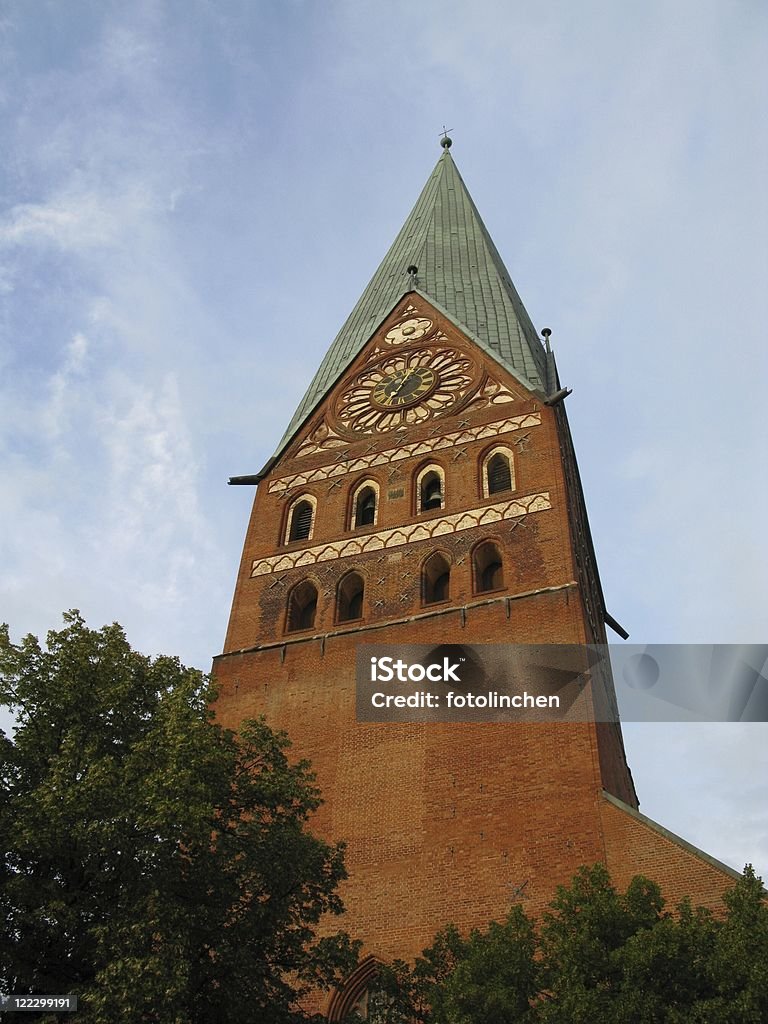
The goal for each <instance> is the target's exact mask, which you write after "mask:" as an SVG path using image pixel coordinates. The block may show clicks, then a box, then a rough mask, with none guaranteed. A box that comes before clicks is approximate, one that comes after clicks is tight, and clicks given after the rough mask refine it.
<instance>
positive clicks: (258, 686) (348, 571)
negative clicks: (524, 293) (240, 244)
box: [214, 139, 736, 1020]
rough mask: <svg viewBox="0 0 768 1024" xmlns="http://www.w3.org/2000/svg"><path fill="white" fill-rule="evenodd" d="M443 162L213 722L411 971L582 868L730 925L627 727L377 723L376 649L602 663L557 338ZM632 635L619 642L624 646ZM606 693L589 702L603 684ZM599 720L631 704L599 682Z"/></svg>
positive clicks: (362, 923) (376, 299)
mask: <svg viewBox="0 0 768 1024" xmlns="http://www.w3.org/2000/svg"><path fill="white" fill-rule="evenodd" d="M449 146H450V140H449V139H445V140H444V141H443V152H442V155H441V157H440V159H439V160H438V163H437V166H436V167H435V170H434V172H433V173H432V175H431V176H430V178H429V180H428V182H427V184H426V186H425V187H424V190H423V192H422V194H421V196H420V197H419V199H418V201H417V203H416V206H415V207H414V209H413V211H412V212H411V214H410V216H409V217H408V219H407V220H406V222H405V224H404V226H403V228H402V230H401V232H400V234H399V235H398V237H397V239H396V240H395V242H394V244H393V245H392V247H391V249H390V250H389V252H388V253H387V255H386V257H385V258H384V260H383V262H382V264H381V266H380V267H379V269H378V270H377V271H376V274H375V275H374V277H373V279H372V280H371V282H370V284H369V285H368V287H367V288H366V290H365V292H364V293H363V295H362V296H361V298H360V300H359V302H358V304H357V306H356V307H355V309H354V310H353V312H352V314H351V315H350V317H349V319H348V320H347V322H346V323H345V324H344V326H343V327H342V329H341V331H340V332H339V335H338V336H337V338H336V339H335V341H334V342H333V343H332V344H331V346H330V348H329V350H328V352H327V354H326V356H325V359H324V360H323V362H322V364H321V366H320V368H319V370H318V371H317V374H316V375H315V377H314V379H313V380H312V383H311V384H310V387H309V390H308V391H307V394H306V396H305V398H304V399H303V401H302V403H301V405H300V406H299V408H298V409H297V411H296V414H295V416H294V418H293V420H292V422H291V423H290V424H289V426H288V428H287V430H286V432H285V435H284V437H283V438H282V440H281V441H280V443H279V445H278V448H277V451H276V454H275V456H274V457H273V458H272V459H271V460H270V461H269V463H268V464H267V466H266V467H264V469H263V470H262V471H261V473H258V474H254V475H253V476H248V477H236V478H233V480H232V481H231V482H232V483H241V484H258V487H257V491H256V498H255V501H254V506H253V512H252V515H251V520H250V523H249V526H248V531H247V535H246V540H245V546H244V550H243V557H242V561H241V565H240V571H239V575H238V580H237V585H236V590H235V596H234V601H233V606H232V613H231V618H230V623H229V628H228V632H227V637H226V642H225V645H224V650H223V652H222V654H220V655H219V656H218V657H217V658H216V659H215V660H214V672H215V675H216V678H217V682H218V684H219V687H220V697H219V701H218V705H217V715H218V717H219V719H220V720H221V721H222V722H223V723H224V724H226V725H230V726H233V727H236V726H237V724H238V722H240V721H241V720H242V719H243V718H247V717H254V716H256V715H261V714H264V715H265V716H266V717H267V720H268V721H269V722H270V724H271V725H273V726H275V727H279V728H283V729H285V730H286V731H287V732H288V735H289V736H290V738H291V740H292V743H293V749H294V751H295V753H296V754H297V756H301V757H302V758H308V759H309V760H310V761H311V762H312V765H313V768H314V770H315V771H316V773H317V779H318V784H319V786H320V788H321V790H322V794H323V797H324V801H325V803H324V805H323V806H322V808H321V809H320V810H319V811H318V813H317V815H316V818H315V820H314V824H313V827H314V828H315V830H316V831H317V832H318V833H319V834H321V835H323V836H324V837H326V838H328V839H329V840H339V839H341V840H344V841H345V842H346V844H347V867H348V871H349V879H348V881H347V883H345V887H344V889H343V893H342V894H343V898H344V901H345V904H346V906H347V915H346V918H345V920H344V927H345V928H346V929H347V930H348V931H349V932H350V934H351V935H353V936H354V937H357V938H360V939H362V940H363V942H364V954H365V959H364V960H363V963H362V965H361V968H360V971H359V972H358V974H357V975H356V976H355V977H353V978H352V979H350V982H349V984H348V986H347V988H346V989H345V990H344V991H343V992H340V993H336V994H335V995H334V996H333V998H332V999H331V1000H330V1002H329V1003H328V1004H327V1005H326V1006H325V1010H326V1012H327V1014H328V1016H329V1019H331V1020H340V1019H341V1018H342V1016H343V1014H344V1013H346V1012H347V1011H348V1009H349V1008H350V1007H351V1006H352V1005H354V1003H355V1001H356V1000H358V999H359V998H360V996H361V993H363V991H364V989H365V986H366V983H367V981H368V979H369V977H370V974H371V972H372V971H374V970H375V963H376V962H377V960H379V959H381V960H388V959H392V958H395V957H399V958H402V959H406V960H407V959H410V958H413V957H414V956H416V955H418V954H419V953H420V952H421V950H422V949H423V948H424V947H425V946H426V945H427V944H429V942H430V940H431V939H432V937H433V936H434V933H435V932H436V931H437V929H438V928H440V927H442V926H443V925H445V924H446V923H448V922H449V921H452V922H454V923H455V924H457V925H458V926H459V927H460V928H462V929H469V928H471V927H483V926H485V925H486V924H487V923H488V921H490V920H491V919H494V918H496V919H499V918H502V917H504V916H505V914H506V913H507V911H508V909H509V907H510V905H511V903H513V902H515V901H517V900H520V899H522V900H524V901H525V903H526V909H527V910H528V911H529V912H532V913H537V912H538V911H540V910H542V909H543V908H544V907H545V906H546V904H547V903H548V902H549V900H550V899H551V898H552V896H553V894H554V889H555V886H557V885H558V884H567V883H568V882H569V881H570V879H571V877H572V876H573V874H574V873H575V871H576V870H577V868H578V867H579V866H580V865H582V864H593V863H595V862H597V861H601V862H603V863H605V864H606V865H607V866H608V868H609V870H610V872H611V874H612V877H613V879H614V881H615V883H616V884H618V885H620V886H621V885H626V884H627V883H628V882H629V880H630V879H631V877H632V876H633V875H634V874H637V873H644V874H647V875H648V876H650V877H652V878H654V879H656V880H657V881H658V882H659V883H660V884H661V885H662V887H663V889H664V893H665V896H666V897H667V898H668V899H670V900H672V901H674V900H675V899H677V898H681V897H682V896H684V895H689V896H691V897H692V898H693V899H694V901H697V902H701V903H705V904H708V905H710V906H717V904H718V901H719V897H720V894H721V893H722V892H723V890H724V889H725V888H727V887H728V886H729V885H730V884H732V881H733V879H734V878H735V877H736V873H735V872H733V871H731V869H729V868H727V867H725V866H724V865H722V864H720V863H719V862H717V861H715V860H714V859H712V858H710V857H708V856H707V855H705V854H703V853H702V852H701V851H699V850H697V849H695V848H694V847H692V846H690V845H689V844H687V843H686V842H685V841H683V840H681V839H679V838H678V837H676V836H673V835H671V834H670V833H668V832H667V831H666V830H664V829H663V828H662V827H661V826H658V825H656V824H655V823H654V822H651V821H649V819H647V818H646V817H644V816H643V815H642V814H641V813H640V812H639V810H638V800H637V796H636V793H635V789H634V786H633V783H632V777H631V774H630V771H629V768H628V766H627V762H626V758H625V754H624V747H623V743H622V737H621V731H620V727H619V725H618V724H616V723H614V722H573V723H563V722H549V723H541V722H540V723H535V722H532V723H529V724H527V723H514V724H505V723H491V722H458V723H457V722H442V723H441V722H411V723H394V722H386V723H381V722H378V723H376V722H359V721H357V718H356V714H355V655H356V650H357V648H358V646H359V645H361V644H375V643H386V644H400V643H403V644H406V643H409V644H414V643H417V644H429V645H434V646H439V645H441V644H457V643H458V644H489V643H500V642H503V643H526V644H532V643H541V644H547V643H573V644H584V643H606V642H607V636H606V625H607V626H608V628H609V629H612V630H614V631H616V632H619V633H621V634H623V631H622V629H621V627H620V626H619V624H618V623H617V622H616V621H615V620H614V619H613V618H612V617H611V615H610V614H609V612H608V610H607V608H606V605H605V600H604V597H603V593H602V589H601V586H600V580H599V576H598V571H597V563H596V559H595V554H594V550H593V545H592V541H591V537H590V531H589V525H588V522H587V514H586V506H585V502H584V497H583V494H582V490H581V484H580V480H579V474H578V468H577V465H576V459H575V455H574V451H573V446H572V442H571V435H570V432H569V429H568V422H567V417H566V412H565V398H566V397H567V390H566V389H564V388H562V387H561V384H560V381H559V379H558V374H557V368H556V365H555V361H554V357H553V355H552V353H551V351H550V350H549V344H548V341H549V339H548V332H546V331H545V332H544V335H545V340H544V341H542V340H541V338H540V337H539V335H538V334H537V332H536V330H535V329H534V327H533V325H532V323H531V321H530V318H529V317H528V314H527V313H526V311H525V308H524V306H523V304H522V302H521V300H520V298H519V296H518V294H517V292H516V290H515V288H514V285H513V283H512V281H511V279H510V277H509V274H508V273H507V271H506V269H505V267H504V264H503V262H502V260H501V258H500V256H499V254H498V252H497V250H496V248H495V246H494V244H493V242H492V240H491V238H490V235H489V234H488V231H487V229H486V228H485V226H484V224H483V222H482V220H481V218H480V215H479V214H478V212H477V209H476V207H475V205H474V203H473V201H472V199H471V197H470V195H469V193H468V191H467V189H466V186H465V185H464V182H463V181H462V179H461V176H460V175H459V172H458V170H457V168H456V165H455V163H454V161H453V159H452V156H451V153H450V149H449ZM623 635H626V634H623ZM595 685H597V684H595ZM591 697H592V699H593V700H594V701H595V703H596V704H597V703H601V704H602V705H603V706H606V707H611V706H612V704H613V702H615V696H614V694H613V689H612V685H611V683H610V680H607V681H606V682H605V684H604V686H603V687H602V689H601V692H599V693H593V694H592V695H591Z"/></svg>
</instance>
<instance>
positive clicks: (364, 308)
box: [277, 139, 548, 454]
mask: <svg viewBox="0 0 768 1024" xmlns="http://www.w3.org/2000/svg"><path fill="white" fill-rule="evenodd" d="M443 146H444V149H443V153H442V156H441V157H440V159H439V160H438V161H437V165H436V167H435V169H434V171H433V172H432V174H431V175H430V177H429V180H428V181H427V183H426V185H425V186H424V189H423V191H422V193H421V195H420V196H419V198H418V200H417V201H416V205H415V206H414V208H413V210H411V213H410V214H409V216H408V219H407V220H406V222H405V224H404V225H403V227H402V228H401V230H400V233H399V234H398V236H397V238H396V239H395V241H394V242H393V244H392V246H391V248H390V250H389V252H388V253H387V255H386V256H385V257H384V259H383V260H382V262H381V265H380V266H379V268H378V270H377V271H376V273H375V274H374V275H373V277H372V278H371V280H370V282H369V284H368V286H367V288H366V289H365V291H364V292H363V294H362V295H361V296H360V299H359V301H358V303H357V305H356V306H355V308H354V309H353V310H352V312H351V313H350V315H349V317H348V319H347V321H346V323H345V324H344V326H343V327H342V328H341V330H340V331H339V333H338V335H337V336H336V339H335V341H334V342H333V344H332V345H331V347H330V348H329V349H328V352H327V353H326V356H325V358H324V359H323V361H322V363H321V364H320V368H319V369H318V371H317V373H316V374H315V376H314V378H313V380H312V383H311V384H310V385H309V388H308V390H307V393H306V394H305V396H304V398H303V399H302V401H301V404H300V405H299V407H298V409H297V410H296V413H295V415H294V417H293V419H292V421H291V423H290V425H289V427H288V429H287V431H286V432H285V435H284V437H283V439H282V441H281V442H280V445H279V447H278V452H277V453H278V454H279V452H280V451H282V449H283V448H284V447H285V445H286V444H287V443H288V441H289V440H290V439H291V437H292V436H293V434H294V433H295V432H296V430H297V429H298V428H299V427H300V426H301V424H302V423H303V421H304V420H305V419H306V418H307V417H308V416H309V415H310V413H311V412H312V410H313V409H314V408H315V406H316V405H317V404H318V402H319V401H320V400H321V399H322V398H323V396H324V395H325V394H326V392H327V391H328V389H329V388H330V387H331V386H332V385H333V384H334V382H335V381H336V380H337V379H338V377H339V376H340V375H341V374H342V373H343V372H344V370H345V369H346V368H347V366H349V364H350V363H351V362H352V360H353V359H354V358H355V356H356V355H357V354H358V352H360V350H361V349H362V347H363V346H364V345H365V343H366V342H367V341H368V339H369V338H370V337H371V335H372V334H373V332H374V331H375V330H376V328H377V327H378V326H379V324H380V323H381V322H382V320H383V319H384V318H385V317H386V316H387V314H388V313H389V312H390V311H391V310H392V308H393V306H394V305H395V303H397V302H398V301H399V300H400V299H401V298H402V296H403V295H404V294H406V293H407V292H409V291H417V292H420V293H421V294H422V295H423V296H424V298H426V299H427V300H428V301H429V302H431V303H432V304H433V305H435V306H436V307H437V308H438V309H439V310H441V311H442V312H443V313H445V314H447V316H448V317H449V318H450V319H451V320H453V321H454V322H455V324H456V325H457V326H458V327H459V328H460V329H461V330H463V331H464V332H465V333H466V334H467V335H468V336H469V337H470V338H472V339H473V340H474V341H475V342H476V343H477V344H478V345H479V346H480V347H481V348H482V349H484V350H485V351H486V352H487V353H488V354H489V355H491V356H493V357H494V358H495V359H496V360H497V361H498V362H500V363H501V364H502V365H503V366H504V367H506V369H508V370H509V371H510V372H511V373H512V374H513V375H514V376H515V377H517V378H518V379H519V380H520V381H521V382H522V383H523V384H524V385H526V386H527V387H529V388H530V389H532V390H540V391H546V390H548V379H547V356H546V353H545V351H544V348H543V346H542V344H541V342H540V341H539V339H538V337H537V334H536V329H535V328H534V326H533V324H532V323H531V319H530V317H529V316H528V313H527V312H526V310H525V307H524V306H523V303H522V302H521V300H520V296H519V295H518V294H517V291H516V290H515V286H514V285H513V284H512V279H511V278H510V276H509V273H508V272H507V269H506V267H505V266H504V264H503V262H502V259H501V256H499V253H498V251H497V249H496V246H495V245H494V244H493V241H492V240H491V236H490V235H489V234H488V230H487V228H486V227H485V225H484V224H483V221H482V219H481V217H480V214H479V213H478V212H477V207H476V206H475V204H474V203H473V201H472V197H471V196H470V194H469V192H468V191H467V187H466V185H465V184H464V182H463V180H462V178H461V175H460V174H459V172H458V169H457V168H456V165H455V163H454V162H453V159H452V157H451V154H450V151H449V146H450V139H444V140H443ZM411 266H415V267H417V273H416V278H415V282H414V279H413V277H412V276H411V275H410V274H409V273H408V268H409V267H411Z"/></svg>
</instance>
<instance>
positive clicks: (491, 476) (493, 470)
mask: <svg viewBox="0 0 768 1024" xmlns="http://www.w3.org/2000/svg"><path fill="white" fill-rule="evenodd" d="M511 487H512V473H511V471H510V468H509V459H508V457H507V456H506V455H502V454H501V452H497V453H496V454H495V455H494V456H493V458H491V460H490V461H489V463H488V493H489V494H498V492H499V491H508V490H510V488H511Z"/></svg>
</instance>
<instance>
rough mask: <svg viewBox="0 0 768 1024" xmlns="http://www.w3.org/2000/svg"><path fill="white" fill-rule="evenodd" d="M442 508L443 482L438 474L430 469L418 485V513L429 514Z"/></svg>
mask: <svg viewBox="0 0 768 1024" xmlns="http://www.w3.org/2000/svg"><path fill="white" fill-rule="evenodd" d="M442 507H443V481H442V479H441V477H440V474H439V473H438V472H437V471H436V470H434V469H432V470H430V471H429V472H428V473H425V474H424V476H423V477H422V478H421V481H420V484H419V511H420V512H430V511H431V510H432V509H435V508H442Z"/></svg>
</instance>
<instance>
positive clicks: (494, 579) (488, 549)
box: [472, 540, 504, 594]
mask: <svg viewBox="0 0 768 1024" xmlns="http://www.w3.org/2000/svg"><path fill="white" fill-rule="evenodd" d="M472 566H473V569H474V575H475V592H476V593H478V594H485V593H487V592H488V591H489V590H500V589H501V588H502V587H503V586H504V566H503V564H502V561H501V552H500V551H499V549H498V547H497V546H496V544H494V543H493V541H490V540H487V541H484V542H483V543H482V544H478V546H477V547H476V548H475V550H474V553H473V555H472Z"/></svg>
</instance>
